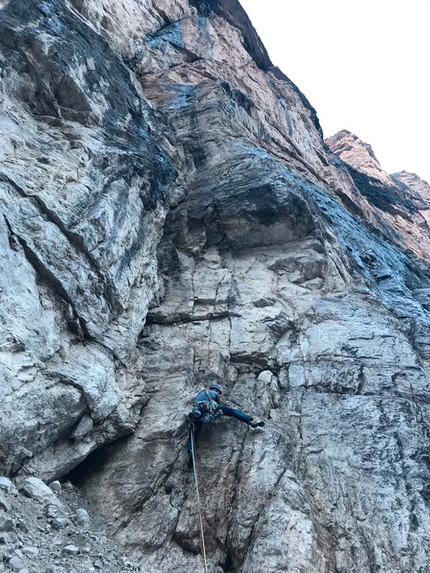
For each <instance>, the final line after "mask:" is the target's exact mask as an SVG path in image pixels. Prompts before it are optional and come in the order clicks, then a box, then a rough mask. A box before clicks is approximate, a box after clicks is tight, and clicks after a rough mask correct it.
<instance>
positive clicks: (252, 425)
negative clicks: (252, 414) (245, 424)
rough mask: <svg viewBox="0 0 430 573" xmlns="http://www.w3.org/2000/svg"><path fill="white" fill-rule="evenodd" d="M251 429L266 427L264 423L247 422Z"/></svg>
mask: <svg viewBox="0 0 430 573" xmlns="http://www.w3.org/2000/svg"><path fill="white" fill-rule="evenodd" d="M249 425H250V426H251V428H262V427H263V426H265V425H266V422H249Z"/></svg>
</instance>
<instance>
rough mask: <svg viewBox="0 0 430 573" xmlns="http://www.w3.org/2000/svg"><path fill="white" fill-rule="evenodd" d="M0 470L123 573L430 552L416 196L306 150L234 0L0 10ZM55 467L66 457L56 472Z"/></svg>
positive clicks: (301, 113) (425, 343) (418, 190)
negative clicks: (209, 411)
mask: <svg viewBox="0 0 430 573" xmlns="http://www.w3.org/2000/svg"><path fill="white" fill-rule="evenodd" d="M0 58H1V59H0V61H1V65H2V71H1V76H0V85H1V98H2V112H1V120H0V129H1V130H2V136H1V142H0V156H1V164H0V207H1V217H0V229H1V235H0V236H1V258H0V261H1V262H0V265H1V272H0V281H1V285H0V289H1V290H0V294H1V305H0V324H1V330H0V373H1V377H2V378H1V382H0V390H1V392H2V400H1V404H0V417H1V425H0V434H1V435H0V437H1V442H0V443H1V445H0V473H4V474H8V475H9V476H13V477H15V478H16V479H17V480H18V481H19V480H20V479H22V478H23V477H25V476H26V475H29V474H31V475H36V476H38V477H41V478H43V479H44V480H45V481H46V482H48V483H49V482H50V481H52V480H53V479H56V478H62V477H65V476H67V477H69V478H70V479H72V481H74V482H75V483H76V484H78V485H79V487H80V488H81V489H82V491H83V492H84V493H85V495H86V496H87V498H88V499H90V500H91V501H92V503H93V504H95V505H96V506H97V509H98V511H99V513H100V514H101V515H102V516H103V517H104V518H105V520H106V522H107V524H108V525H107V526H108V530H109V534H110V535H111V536H112V537H114V538H115V539H116V541H117V542H118V543H121V544H122V545H123V547H124V548H125V549H126V550H127V551H129V552H130V553H131V554H133V557H134V558H135V559H136V560H137V561H138V562H139V563H140V567H141V571H142V572H144V573H154V572H155V571H157V572H158V573H167V572H171V571H173V570H176V571H177V572H178V573H188V572H189V571H190V570H191V569H192V568H194V569H196V570H198V568H199V567H201V564H200V556H199V530H198V520H197V514H196V505H195V498H194V490H193V487H194V485H193V481H192V476H191V474H190V472H189V470H188V469H187V467H186V458H187V455H186V450H185V440H186V436H185V434H186V423H185V414H186V413H187V411H188V410H189V408H190V404H191V400H192V398H193V397H194V395H195V394H196V392H197V391H198V390H199V389H200V387H201V386H202V385H203V384H205V383H207V382H209V381H212V380H219V381H221V382H222V384H223V385H224V389H225V399H226V401H227V402H228V403H230V404H232V405H235V406H236V407H239V408H240V409H243V410H244V411H247V412H250V413H252V414H253V415H256V416H260V417H262V418H263V419H265V420H266V422H267V424H266V427H265V429H264V430H261V429H257V430H255V431H253V430H251V429H249V428H248V427H246V426H244V425H241V424H240V423H238V422H236V421H235V420H231V419H223V418H222V419H220V420H218V421H216V422H215V423H213V424H211V425H210V426H209V425H208V427H207V428H205V429H204V432H203V433H202V436H201V439H200V441H199V444H198V448H199V460H200V482H201V487H202V499H203V505H204V526H205V532H206V541H207V553H208V561H209V563H210V571H212V572H216V573H221V572H225V573H226V572H228V571H230V572H234V573H245V572H246V573H262V572H263V571H267V572H269V573H270V572H273V573H274V572H275V571H276V572H279V571H285V572H291V573H292V572H297V571H301V572H305V571H306V572H307V573H309V572H315V573H322V572H324V573H328V572H330V573H331V572H333V573H334V572H337V573H347V572H348V573H351V572H360V573H363V572H369V573H371V572H372V573H373V572H375V571H386V572H390V573H400V572H402V573H403V572H404V571H414V572H424V571H427V570H428V569H429V567H430V558H429V554H428V550H427V545H428V531H429V521H430V512H429V499H430V493H429V492H430V490H429V480H430V462H429V457H428V448H429V445H430V441H429V406H428V404H429V400H430V386H429V377H428V365H429V359H430V338H429V321H430V318H429V309H430V285H429V265H428V263H429V255H428V253H429V246H430V245H429V241H430V234H429V227H428V212H429V205H430V204H429V197H430V193H429V191H430V189H429V187H428V185H427V183H425V182H423V181H421V180H419V178H418V177H417V176H414V175H411V174H406V173H400V174H395V175H392V176H390V175H389V174H387V173H385V172H384V171H383V169H382V168H381V166H380V165H379V163H378V161H377V158H376V157H375V156H374V154H373V151H372V150H371V147H370V146H369V145H367V144H365V143H363V142H361V141H360V140H358V138H356V137H355V136H353V135H352V134H349V133H348V132H341V133H340V134H338V135H336V136H334V137H333V138H330V139H329V140H327V141H324V140H323V137H322V132H321V128H320V125H319V122H318V119H317V116H316V112H315V110H314V109H313V107H312V106H311V104H310V103H309V102H308V100H307V99H306V97H305V95H304V94H302V93H301V92H300V90H299V89H298V88H297V87H296V86H295V85H294V84H293V83H292V82H291V81H290V80H289V79H288V78H287V77H286V76H285V75H284V74H283V73H282V72H281V71H280V70H279V69H277V68H275V67H273V65H272V63H271V62H270V59H269V57H268V55H267V52H266V50H265V48H264V46H263V45H262V43H261V41H260V39H259V38H258V35H257V33H256V32H255V29H254V28H253V26H252V24H251V22H250V21H249V19H248V17H247V16H246V13H245V12H244V11H243V9H242V8H241V6H240V4H239V3H238V2H237V1H236V0H210V1H209V0H208V1H200V0H190V1H189V2H188V0H162V1H158V2H155V1H153V0H122V1H121V2H119V1H118V0H102V1H99V2H96V1H95V0H70V1H64V2H60V0H30V1H29V0H27V1H24V0H10V1H4V2H2V3H1V5H0ZM69 472H72V473H69Z"/></svg>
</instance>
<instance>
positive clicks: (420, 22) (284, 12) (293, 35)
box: [240, 0, 430, 182]
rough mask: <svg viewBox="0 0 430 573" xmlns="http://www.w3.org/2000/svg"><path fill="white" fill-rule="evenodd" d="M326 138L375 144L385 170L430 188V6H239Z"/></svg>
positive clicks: (416, 0)
mask: <svg viewBox="0 0 430 573" xmlns="http://www.w3.org/2000/svg"><path fill="white" fill-rule="evenodd" d="M240 3H241V4H242V6H243V8H244V9H245V10H246V12H247V13H248V16H249V17H250V18H251V21H252V23H253V25H254V27H255V29H256V30H257V32H258V34H259V35H260V37H261V39H262V41H263V43H264V45H265V46H266V48H267V50H268V52H269V56H270V58H271V60H272V62H273V63H274V65H276V66H279V68H281V70H282V71H283V72H284V73H285V74H286V75H287V76H288V77H289V78H290V79H291V80H292V81H293V82H294V83H295V84H296V85H297V87H298V88H299V89H300V90H301V91H302V92H303V93H304V94H305V96H306V97H307V98H308V100H309V101H310V103H311V104H312V105H313V107H314V108H315V109H316V111H317V114H318V118H319V120H320V123H321V126H322V129H323V131H324V136H325V137H328V136H330V135H333V134H334V133H336V132H338V131H340V130H341V129H347V130H348V131H351V132H352V133H354V134H355V135H357V136H358V137H360V139H362V140H363V141H365V142H366V143H370V145H371V146H372V148H373V151H374V152H375V155H376V157H377V158H378V160H379V162H380V163H381V166H382V168H383V169H385V170H386V171H388V172H389V173H394V172H396V171H402V170H406V171H411V172H413V173H417V175H419V176H420V177H421V178H422V179H425V180H426V181H428V182H430V157H429V155H430V143H429V142H430V61H429V60H430V0H240Z"/></svg>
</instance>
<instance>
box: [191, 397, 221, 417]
mask: <svg viewBox="0 0 430 573" xmlns="http://www.w3.org/2000/svg"><path fill="white" fill-rule="evenodd" d="M220 408H221V399H220V395H219V394H218V392H216V391H215V390H206V389H204V388H202V389H201V390H200V392H199V393H198V394H197V396H196V399H195V400H194V407H193V412H192V413H193V415H194V416H195V418H198V419H199V420H200V422H201V423H203V424H204V423H205V422H209V420H213V419H215V418H218V417H219V416H220V415H221V414H222V412H221V409H220Z"/></svg>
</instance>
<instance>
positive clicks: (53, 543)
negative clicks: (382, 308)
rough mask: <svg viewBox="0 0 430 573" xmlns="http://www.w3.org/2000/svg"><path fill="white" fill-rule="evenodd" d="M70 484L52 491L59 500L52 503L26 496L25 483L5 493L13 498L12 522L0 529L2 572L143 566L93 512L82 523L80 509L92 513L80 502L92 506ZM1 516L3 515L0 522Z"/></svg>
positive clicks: (85, 572)
mask: <svg viewBox="0 0 430 573" xmlns="http://www.w3.org/2000/svg"><path fill="white" fill-rule="evenodd" d="M33 479H36V478H33ZM17 485H19V484H18V483H17ZM65 485H66V487H64V488H63V489H62V492H61V493H60V494H58V496H56V495H54V494H53V493H52V497H53V499H54V500H55V503H54V504H51V505H49V504H48V505H46V504H45V503H44V501H43V500H42V499H38V498H37V497H27V496H26V495H25V491H24V490H25V487H26V486H24V489H18V488H17V487H15V486H13V487H12V488H11V489H10V490H9V491H8V492H7V493H5V494H4V495H5V498H6V499H7V502H8V509H7V512H6V517H5V519H8V520H9V522H10V526H9V528H8V530H7V532H3V533H2V532H0V571H2V572H8V573H9V572H10V571H17V572H19V571H27V572H31V573H38V572H42V571H43V573H49V572H50V573H69V572H70V571H73V572H76V573H89V572H92V573H94V572H95V571H106V572H108V573H118V572H122V571H129V572H130V573H133V572H137V571H139V566H138V564H137V563H133V562H132V561H130V559H129V558H128V557H127V555H125V554H124V552H122V551H121V550H120V548H119V547H118V546H116V544H115V543H113V541H112V539H109V538H108V536H107V535H106V531H104V530H103V524H101V523H100V522H99V520H98V519H97V516H96V515H93V514H92V517H91V518H89V519H88V520H87V521H86V522H85V524H83V523H82V522H81V520H80V519H79V514H80V513H82V512H85V513H86V514H87V515H88V512H87V511H86V510H85V509H84V508H83V507H81V504H85V505H86V506H87V508H88V510H89V511H90V512H91V513H92V508H91V507H90V506H89V505H88V502H87V500H85V499H83V498H82V496H81V495H80V493H79V492H78V491H77V490H76V488H74V487H73V486H72V485H71V484H70V483H66V484H65ZM45 487H46V488H47V489H49V488H48V486H45ZM2 518H3V516H2V515H1V514H0V524H1V522H2ZM1 531H2V530H1Z"/></svg>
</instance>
